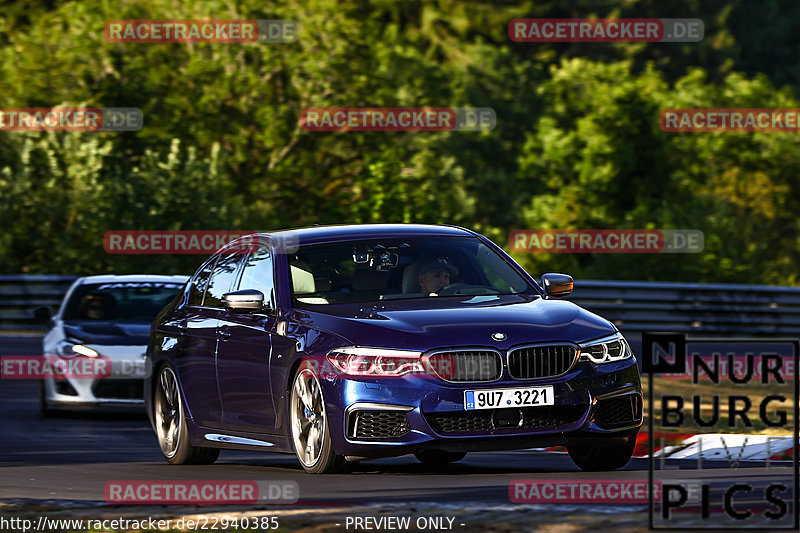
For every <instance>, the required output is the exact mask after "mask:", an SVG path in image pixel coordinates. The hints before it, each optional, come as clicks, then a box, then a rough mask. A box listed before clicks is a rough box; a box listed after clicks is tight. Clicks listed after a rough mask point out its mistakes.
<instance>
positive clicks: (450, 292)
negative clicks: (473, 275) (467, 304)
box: [436, 283, 475, 296]
mask: <svg viewBox="0 0 800 533" xmlns="http://www.w3.org/2000/svg"><path fill="white" fill-rule="evenodd" d="M471 287H475V285H472V284H471V283H451V284H450V285H445V286H444V287H442V288H441V289H439V290H438V291H436V294H438V295H440V296H454V295H457V294H465V293H459V291H461V290H462V289H469V288H471Z"/></svg>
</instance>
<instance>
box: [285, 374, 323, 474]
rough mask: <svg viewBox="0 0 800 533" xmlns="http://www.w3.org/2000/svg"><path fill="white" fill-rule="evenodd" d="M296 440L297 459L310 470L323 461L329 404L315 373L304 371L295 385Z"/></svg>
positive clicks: (294, 435) (296, 379)
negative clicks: (325, 399)
mask: <svg viewBox="0 0 800 533" xmlns="http://www.w3.org/2000/svg"><path fill="white" fill-rule="evenodd" d="M291 416H292V421H291V423H292V439H293V440H294V447H295V450H297V457H298V459H300V461H301V462H302V463H303V465H304V466H306V467H312V466H314V465H315V464H317V462H318V461H319V458H320V456H321V454H322V445H323V443H324V440H325V427H326V424H325V402H324V400H323V398H322V389H321V388H320V385H319V381H317V378H316V376H315V375H314V373H313V372H312V371H311V370H309V369H303V370H301V371H300V372H298V373H297V376H296V377H295V379H294V384H293V385H292V402H291Z"/></svg>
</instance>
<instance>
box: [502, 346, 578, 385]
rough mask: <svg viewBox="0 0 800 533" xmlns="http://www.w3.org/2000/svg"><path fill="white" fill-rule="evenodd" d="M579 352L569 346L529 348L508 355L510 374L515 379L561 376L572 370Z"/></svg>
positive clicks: (513, 351)
mask: <svg viewBox="0 0 800 533" xmlns="http://www.w3.org/2000/svg"><path fill="white" fill-rule="evenodd" d="M577 355H578V350H577V348H575V346H572V345H569V344H554V345H549V346H528V347H526V348H517V349H515V350H512V351H511V352H509V354H508V373H509V374H510V375H511V377H512V378H514V379H535V378H547V377H552V376H559V375H561V374H563V373H565V372H566V371H567V370H569V369H570V367H571V366H572V363H574V362H575V357H576V356H577Z"/></svg>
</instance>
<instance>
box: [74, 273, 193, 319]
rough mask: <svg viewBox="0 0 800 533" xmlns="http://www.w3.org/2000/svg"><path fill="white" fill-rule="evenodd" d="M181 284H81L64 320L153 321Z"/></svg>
mask: <svg viewBox="0 0 800 533" xmlns="http://www.w3.org/2000/svg"><path fill="white" fill-rule="evenodd" d="M182 287H183V285H182V284H180V283H165V282H145V281H140V282H124V283H95V284H86V285H80V286H78V287H77V288H76V289H75V292H73V293H72V296H70V299H69V301H68V302H67V305H66V307H65V309H64V314H63V319H64V320H88V321H103V322H107V321H113V322H142V323H150V322H152V321H153V319H155V317H156V315H157V314H158V313H159V311H161V309H163V308H164V306H165V305H167V304H168V303H169V302H170V301H172V299H173V298H174V297H175V296H176V295H177V294H178V292H180V290H181V288H182Z"/></svg>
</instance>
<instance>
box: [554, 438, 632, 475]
mask: <svg viewBox="0 0 800 533" xmlns="http://www.w3.org/2000/svg"><path fill="white" fill-rule="evenodd" d="M635 447H636V434H633V435H628V436H626V437H608V438H590V437H587V438H582V439H580V438H579V439H572V440H570V441H569V442H568V443H567V451H568V452H569V456H570V458H571V459H572V461H573V462H574V463H575V464H576V465H578V468H580V469H581V470H583V471H584V472H601V471H608V470H617V469H619V468H622V467H623V466H625V465H626V464H628V461H630V460H631V457H632V456H633V450H634V448H635Z"/></svg>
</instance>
